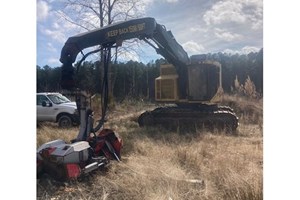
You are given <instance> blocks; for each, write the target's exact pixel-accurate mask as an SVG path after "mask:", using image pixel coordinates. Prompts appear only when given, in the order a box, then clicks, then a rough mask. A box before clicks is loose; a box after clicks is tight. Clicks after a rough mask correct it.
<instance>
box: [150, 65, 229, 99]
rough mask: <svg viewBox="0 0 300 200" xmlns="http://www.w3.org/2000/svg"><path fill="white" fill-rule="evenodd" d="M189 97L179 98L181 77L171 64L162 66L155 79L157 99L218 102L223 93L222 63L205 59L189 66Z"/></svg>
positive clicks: (187, 89)
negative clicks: (179, 77)
mask: <svg viewBox="0 0 300 200" xmlns="http://www.w3.org/2000/svg"><path fill="white" fill-rule="evenodd" d="M187 83H188V84H187V88H186V91H187V94H188V95H187V98H186V99H180V98H179V85H180V82H179V79H178V74H177V72H176V69H175V67H174V66H173V65H171V64H165V65H161V66H160V76H159V77H158V78H156V79H155V100H156V101H158V102H169V103H217V102H220V101H221V99H222V95H223V89H222V81H221V65H220V64H219V63H218V62H211V61H203V62H199V63H194V64H191V65H189V66H188V67H187Z"/></svg>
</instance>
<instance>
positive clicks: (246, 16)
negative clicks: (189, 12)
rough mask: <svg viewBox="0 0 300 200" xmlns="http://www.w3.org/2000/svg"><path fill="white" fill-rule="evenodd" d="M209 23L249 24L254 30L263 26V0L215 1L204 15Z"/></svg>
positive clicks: (204, 18)
mask: <svg viewBox="0 0 300 200" xmlns="http://www.w3.org/2000/svg"><path fill="white" fill-rule="evenodd" d="M203 20H204V21H205V23H206V24H207V25H222V24H226V23H238V24H249V26H250V27H251V28H252V29H253V30H258V29H261V28H262V24H263V22H262V20H263V1H262V0H247V1H245V0H224V1H219V2H217V3H215V4H214V5H213V6H212V7H211V9H210V10H208V11H206V12H205V13H204V15H203Z"/></svg>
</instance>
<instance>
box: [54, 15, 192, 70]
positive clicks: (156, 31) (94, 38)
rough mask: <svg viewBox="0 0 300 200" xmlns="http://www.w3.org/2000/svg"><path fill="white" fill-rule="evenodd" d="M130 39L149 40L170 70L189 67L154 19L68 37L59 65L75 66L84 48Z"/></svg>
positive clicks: (129, 21) (181, 53)
mask: <svg viewBox="0 0 300 200" xmlns="http://www.w3.org/2000/svg"><path fill="white" fill-rule="evenodd" d="M132 38H139V39H143V40H146V41H147V39H151V40H152V41H154V42H155V43H156V45H157V48H156V51H157V53H159V54H161V55H162V56H163V57H165V58H166V59H167V60H168V62H170V63H172V64H173V65H174V66H181V67H182V66H184V65H186V64H188V63H189V57H188V55H187V53H186V52H185V51H184V49H183V48H182V46H181V45H180V44H178V43H177V41H176V40H175V38H174V37H173V35H172V33H171V31H167V30H166V29H165V27H164V26H163V25H160V24H158V23H156V21H155V19H154V18H150V17H147V18H139V19H133V20H128V21H124V22H120V23H115V24H112V25H109V26H106V27H103V28H99V29H95V30H93V31H89V32H86V33H82V34H79V35H76V36H73V37H70V38H69V39H68V40H67V41H66V43H65V45H64V47H63V48H62V51H61V57H60V61H61V62H62V63H63V64H68V65H70V63H74V62H75V60H76V57H77V55H78V53H79V52H81V51H82V50H83V49H85V48H88V47H92V46H96V45H101V46H102V47H109V46H113V45H115V44H118V43H119V42H122V41H123V40H128V39H132ZM151 46H152V45H151ZM152 47H154V46H152ZM154 48H155V47H154Z"/></svg>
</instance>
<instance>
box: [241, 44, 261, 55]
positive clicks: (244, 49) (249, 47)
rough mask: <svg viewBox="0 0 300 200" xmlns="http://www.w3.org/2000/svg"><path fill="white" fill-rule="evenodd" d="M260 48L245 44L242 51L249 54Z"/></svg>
mask: <svg viewBox="0 0 300 200" xmlns="http://www.w3.org/2000/svg"><path fill="white" fill-rule="evenodd" d="M259 50H260V49H259V48H257V47H251V46H245V47H243V48H242V50H241V53H242V54H248V53H251V52H258V51H259Z"/></svg>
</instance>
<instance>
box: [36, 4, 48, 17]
mask: <svg viewBox="0 0 300 200" xmlns="http://www.w3.org/2000/svg"><path fill="white" fill-rule="evenodd" d="M36 6H37V10H36V12H37V21H44V20H45V19H47V17H48V14H49V10H50V8H49V5H48V3H47V2H45V1H38V2H37V5H36Z"/></svg>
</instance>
